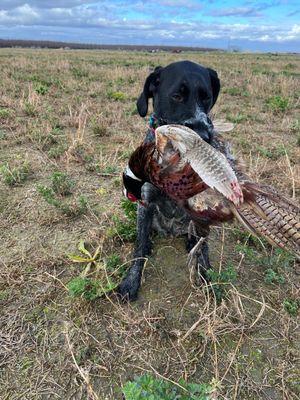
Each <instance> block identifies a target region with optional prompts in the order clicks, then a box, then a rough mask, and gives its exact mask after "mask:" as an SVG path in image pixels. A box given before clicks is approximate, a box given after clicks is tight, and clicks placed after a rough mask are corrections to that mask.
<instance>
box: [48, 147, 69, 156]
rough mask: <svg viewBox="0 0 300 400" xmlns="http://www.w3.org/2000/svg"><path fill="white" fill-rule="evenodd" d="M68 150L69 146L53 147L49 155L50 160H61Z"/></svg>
mask: <svg viewBox="0 0 300 400" xmlns="http://www.w3.org/2000/svg"><path fill="white" fill-rule="evenodd" d="M66 150H67V146H66V145H63V144H57V145H55V146H52V147H51V148H50V149H49V150H48V152H47V154H48V157H49V158H59V157H61V156H62V155H63V154H64V153H65V151H66Z"/></svg>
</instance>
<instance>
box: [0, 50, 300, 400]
mask: <svg viewBox="0 0 300 400" xmlns="http://www.w3.org/2000/svg"><path fill="white" fill-rule="evenodd" d="M178 59H191V60H194V61H197V62H200V63H202V64H204V65H207V66H210V67H212V68H215V69H216V70H217V71H218V72H219V75H220V78H221V81H222V87H223V91H222V93H221V95H220V98H219V100H218V103H217V105H216V108H215V110H214V115H215V117H217V118H223V119H225V120H228V121H233V122H234V123H235V124H236V126H235V129H234V131H232V132H230V133H226V135H227V136H228V138H229V139H230V141H231V142H232V145H233V147H234V150H235V153H236V154H237V156H239V157H242V158H243V159H244V160H245V164H246V166H247V169H248V170H249V172H250V174H251V175H252V176H253V177H254V178H255V179H259V180H260V181H262V182H266V183H271V184H273V185H275V186H277V187H278V188H279V189H280V190H282V191H283V192H284V193H286V194H287V195H289V196H294V197H295V198H299V186H300V182H299V177H300V164H299V159H300V147H299V144H300V125H299V93H300V88H299V73H300V61H299V58H298V57H296V56H288V55H282V56H275V55H261V54H257V55H256V54H253V55H250V54H249V55H244V54H212V53H207V54H205V53H183V54H179V55H178V54H177V55H175V54H169V53H166V54H162V53H161V54H148V53H138V52H131V53H128V52H123V51H122V52H111V51H90V52H89V51H64V52H62V51H50V50H49V51H48V50H43V51H37V50H18V49H13V50H6V49H1V50H0V64H1V68H0V79H1V82H2V84H1V87H0V91H1V100H0V122H1V126H0V147H1V149H0V152H1V153H0V164H1V165H2V164H4V163H7V164H8V165H9V166H10V167H14V166H16V165H19V163H20V160H28V161H29V162H30V165H31V168H32V174H31V175H30V176H29V177H28V179H27V180H25V181H24V182H23V183H22V184H20V185H15V186H8V185H7V184H5V183H4V180H3V177H2V179H1V180H0V213H1V219H0V243H1V245H0V303H2V305H1V307H2V308H1V312H0V387H1V395H0V397H1V398H3V399H7V400H8V399H9V400H11V399H13V400H16V399H22V400H23V399H30V400H31V399H87V398H91V399H120V398H121V394H120V392H119V391H118V389H117V388H118V387H120V386H122V385H123V384H124V383H125V382H126V381H127V380H128V379H132V378H133V377H134V375H140V374H142V373H145V372H146V371H148V372H150V373H152V374H156V375H157V376H160V377H163V378H165V379H167V380H170V381H174V382H175V383H176V382H178V379H179V378H180V377H183V378H184V379H187V380H190V381H195V382H213V385H214V387H215V392H214V395H213V398H216V399H230V400H231V399H239V400H248V399H249V400H250V399H266V400H267V399H272V400H273V399H275V400H276V399H285V400H296V399H298V398H299V396H300V394H299V364H298V363H299V357H300V355H299V339H300V337H299V336H300V335H299V317H295V316H290V315H289V314H288V313H287V312H286V311H285V309H284V306H283V304H284V300H286V299H297V298H299V290H300V286H299V273H300V271H299V265H297V264H296V263H295V262H292V261H290V262H289V263H287V264H288V265H287V266H284V261H285V258H284V256H281V257H282V258H281V259H280V260H281V261H280V262H279V263H278V265H277V264H276V266H274V265H270V264H269V265H266V264H265V261H264V259H263V258H262V256H263V255H264V254H265V250H264V249H263V248H260V247H257V246H256V245H253V244H251V240H250V245H249V247H243V246H241V245H242V244H243V243H244V242H245V241H247V240H248V239H247V237H246V236H244V235H243V234H242V233H241V232H238V233H236V232H235V231H233V227H232V226H226V227H225V228H216V229H215V230H214V232H213V235H212V238H211V252H212V259H213V264H214V266H215V269H216V270H219V271H220V272H222V271H224V270H226V268H227V267H228V265H232V266H233V267H234V269H235V270H236V271H237V275H238V279H237V281H236V282H233V281H228V282H227V284H226V283H224V284H223V285H224V286H226V290H227V296H226V298H225V299H224V300H223V301H222V302H221V303H220V304H217V302H216V298H215V295H214V292H213V291H211V290H210V288H209V287H207V286H204V287H202V288H197V287H194V286H193V285H192V284H191V282H190V279H189V271H188V270H187V266H186V255H185V252H184V246H183V243H182V241H181V240H180V239H176V240H175V239H164V240H162V239H159V238H156V239H155V251H154V254H153V256H152V257H151V259H150V260H149V261H148V263H147V267H146V270H145V273H144V282H143V287H142V290H141V294H140V297H139V300H138V301H137V302H136V303H133V304H128V305H123V304H119V303H118V301H117V299H116V298H115V297H114V296H107V297H104V298H101V299H98V300H96V301H94V302H91V303H89V302H88V301H85V300H83V299H73V298H70V297H69V295H68V291H67V288H66V285H67V283H68V282H69V280H70V279H71V278H72V277H75V276H77V275H78V274H79V273H80V272H81V271H82V269H81V267H80V266H79V265H77V264H74V263H72V262H71V261H70V260H69V259H68V257H67V255H68V254H70V253H74V252H75V251H76V246H77V244H78V242H79V241H80V239H84V240H85V241H86V242H87V243H89V244H90V246H91V247H92V248H94V249H95V248H96V247H97V246H98V245H99V243H102V241H104V247H103V249H102V251H103V256H105V257H106V256H108V255H110V254H118V255H119V256H120V257H121V260H122V262H124V263H126V262H129V261H130V258H131V250H132V245H131V244H130V243H127V242H123V241H121V240H120V239H118V238H117V239H112V238H111V237H110V235H109V230H110V227H111V225H112V224H113V221H112V218H113V217H114V216H121V215H122V211H121V208H120V198H121V187H120V178H119V177H120V172H121V171H122V168H123V167H124V165H125V163H126V159H127V158H128V156H129V154H130V152H131V151H132V150H133V149H134V147H135V146H136V145H137V144H138V143H139V142H140V140H141V139H142V137H143V135H144V133H145V130H146V126H147V121H146V120H145V121H143V119H141V118H140V117H138V116H137V115H136V114H135V112H134V110H135V100H136V98H137V96H138V94H139V92H140V90H141V87H142V85H143V81H144V79H145V77H146V76H147V74H148V72H149V68H150V67H153V66H155V65H166V64H168V63H169V62H171V61H174V60H178ZM41 86H42V87H41ZM43 90H44V91H45V93H44V94H41V93H39V92H41V91H43ZM117 92H122V93H123V94H124V96H122V95H118V94H116V93H117ZM118 96H119V99H117V98H118ZM272 96H280V98H281V99H283V100H284V99H288V106H287V107H286V108H285V106H284V105H283V106H282V107H283V108H282V109H280V108H279V109H276V106H272V105H270V103H268V101H269V98H270V97H272ZM122 97H123V98H122ZM58 170H59V171H63V172H66V173H68V175H69V176H70V177H71V178H72V179H73V180H74V181H75V184H76V186H75V188H74V193H73V195H72V196H74V198H75V197H76V196H79V195H84V196H85V197H86V199H87V201H88V208H87V211H86V212H85V213H83V214H82V215H77V216H75V217H73V218H71V217H68V216H65V215H63V214H62V213H61V212H60V211H59V210H57V209H56V208H55V207H53V206H51V205H48V204H47V203H46V202H45V201H44V200H43V199H42V197H41V196H40V195H39V193H38V192H37V185H39V184H43V185H45V184H47V183H48V181H49V176H50V175H51V174H52V173H53V172H54V171H58ZM245 249H246V250H245ZM249 249H250V250H249ZM266 251H267V254H269V253H270V251H271V250H270V249H269V248H267V250H266ZM272 260H273V261H274V258H272ZM267 268H274V269H276V270H277V272H278V273H279V274H280V275H281V276H282V277H283V278H284V280H285V282H284V283H282V284H279V283H278V282H277V283H275V284H267V283H266V282H265V280H264V277H265V270H266V269H267Z"/></svg>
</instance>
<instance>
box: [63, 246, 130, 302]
mask: <svg viewBox="0 0 300 400" xmlns="http://www.w3.org/2000/svg"><path fill="white" fill-rule="evenodd" d="M78 250H79V252H80V253H81V254H80V255H74V254H70V255H68V258H69V259H70V260H71V261H73V262H74V263H79V264H81V266H82V267H83V271H82V272H81V273H80V275H79V276H77V277H75V278H73V279H72V280H71V281H70V282H69V283H68V285H67V288H68V290H69V294H70V296H72V297H82V298H84V299H85V300H90V301H92V300H95V299H96V298H98V297H101V296H103V295H104V294H106V293H109V292H111V291H112V290H114V289H115V288H116V287H117V286H118V285H119V283H120V281H121V279H122V277H123V274H124V268H120V264H121V259H120V257H119V256H117V255H115V254H112V255H111V256H109V257H108V258H107V259H106V261H105V262H103V261H102V260H101V254H100V246H98V247H97V248H96V250H95V251H94V253H93V254H92V253H91V252H90V251H89V250H88V249H87V248H86V245H85V243H84V241H83V240H81V241H80V242H79V245H78Z"/></svg>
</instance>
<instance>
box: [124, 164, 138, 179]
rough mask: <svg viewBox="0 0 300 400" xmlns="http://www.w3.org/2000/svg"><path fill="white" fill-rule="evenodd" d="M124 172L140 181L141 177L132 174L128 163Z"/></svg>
mask: <svg viewBox="0 0 300 400" xmlns="http://www.w3.org/2000/svg"><path fill="white" fill-rule="evenodd" d="M125 174H126V175H127V176H130V178H132V179H135V180H136V181H139V182H142V179H140V178H138V177H137V176H136V175H134V173H133V172H132V171H131V169H130V167H129V165H127V167H126V171H125Z"/></svg>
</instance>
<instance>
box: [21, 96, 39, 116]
mask: <svg viewBox="0 0 300 400" xmlns="http://www.w3.org/2000/svg"><path fill="white" fill-rule="evenodd" d="M24 112H25V114H26V115H28V116H29V117H34V116H35V115H36V114H37V108H36V106H35V104H33V103H31V102H30V101H28V100H25V101H24Z"/></svg>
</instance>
